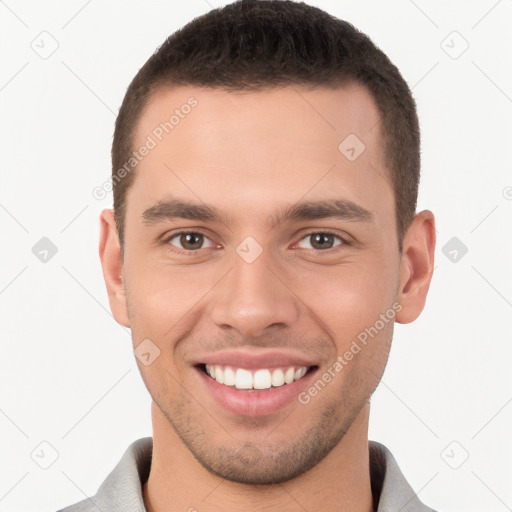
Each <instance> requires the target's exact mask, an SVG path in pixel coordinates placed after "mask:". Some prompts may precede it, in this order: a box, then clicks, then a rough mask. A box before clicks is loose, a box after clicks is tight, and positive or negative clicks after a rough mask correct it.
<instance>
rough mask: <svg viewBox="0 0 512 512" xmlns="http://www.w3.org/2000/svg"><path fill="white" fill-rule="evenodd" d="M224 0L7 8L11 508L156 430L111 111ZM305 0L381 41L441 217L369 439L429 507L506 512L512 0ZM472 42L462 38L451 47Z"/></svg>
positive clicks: (75, 483) (5, 269) (47, 493)
mask: <svg viewBox="0 0 512 512" xmlns="http://www.w3.org/2000/svg"><path fill="white" fill-rule="evenodd" d="M224 3H225V2H215V1H214V0H194V1H192V0H190V1H187V3H186V5H185V4H184V3H183V2H170V1H167V2H163V1H161V2H159V1H155V0H153V1H146V2H142V1H139V2H135V1H130V2H123V1H121V0H117V1H108V2H106V1H103V2H100V1H99V0H92V1H91V0H89V1H86V0H79V1H66V2H64V1H62V2H48V1H47V2H44V1H35V0H32V1H19V0H5V1H1V2H0V51H1V66H0V123H1V127H0V130H1V131H0V140H1V149H2V151H1V172H2V186H1V188H0V222H1V229H2V235H1V236H2V251H1V265H0V307H1V319H0V326H1V334H2V357H1V360H0V364H1V368H0V378H1V390H2V393H1V397H0V431H1V437H0V449H1V454H2V455H1V464H2V468H1V475H0V512H1V511H4V512H5V511H12V512H17V511H36V510H37V511H43V512H46V511H48V512H50V511H54V510H57V509H58V508H60V507H63V506H65V505H69V504H71V503H74V502H76V501H79V500H81V499H83V498H84V497H85V496H86V495H92V494H94V493H95V492H96V490H97V488H98V486H99V485H100V483H101V482H102V481H103V479H104V478H105V476H106V475H107V474H108V472H109V471H110V470H111V469H113V467H114V466H115V464H116V463H117V462H118V460H119V458H120V457H121V455H122V454H123V452H124V450H125V449H126V447H127V446H128V445H129V444H130V443H131V442H132V441H134V440H135V439H137V438H139V437H143V436H149V435H151V424H150V410H149V405H150V400H149V395H148V393H147V391H146V389H145V388H144V385H143V383H142V380H141V378H140V376H139V373H138V370H137V367H136V365H135V362H134V357H133V354H132V351H131V340H130V335H129V331H128V330H126V329H124V328H122V327H120V326H119V325H118V324H116V323H115V321H114V320H113V319H112V317H111V314H110V311H109V307H108V301H107V295H106V292H105V288H104V284H103V280H102V275H101V268H100V263H99V259H98V251H97V240H98V214H99V212H100V210H101V209H102V208H104V207H110V206H111V196H110V195H109V196H107V197H106V198H105V199H104V200H97V199H95V198H94V197H93V196H92V190H93V188H94V187H96V186H98V185H101V184H103V183H104V182H105V181H106V180H107V179H108V176H109V174H110V155H109V151H110V145H111V140H112V139H111V137H112V133H113V123H114V120H115V115H116V112H117V110H118V108H119V106H120V104H121V101H122V98H123V95H124V92H125V90H126V87H127V86H128V84H129V82H130V81H131V79H132V78H133V76H134V75H135V73H136V72H137V70H138V69H139V68H140V66H141V65H142V64H143V63H144V62H145V61H146V59H147V58H148V57H149V55H150V54H151V53H152V52H153V51H154V50H155V48H156V47H157V46H158V45H160V44H161V43H162V42H163V40H164V39H165V38H166V37H167V36H168V35H169V34H170V33H172V32H173V31H174V30H176V29H177V28H179V27H181V26H182V25H184V24H185V23H186V22H188V21H190V20H191V19H192V18H193V17H195V16H198V15H201V14H203V13H205V12H207V11H208V10H209V9H210V8H211V7H216V6H220V5H223V4H224ZM312 3H313V4H315V5H318V6H319V7H322V8H324V9H325V10H327V11H329V12H330V13H332V14H334V15H336V16H338V17H340V18H344V19H346V20H348V21H350V22H351V23H353V24H354V25H355V26H356V27H358V28H359V29H361V30H362V31H364V32H366V33H367V34H369V35H370V37H371V38H372V39H373V40H374V41H375V43H376V44H377V45H378V46H380V47H381V48H382V49H383V50H384V51H385V52H386V53H387V54H388V55H389V57H390V58H391V59H392V60H393V61H394V62H395V64H397V66H398V67H399V69H400V70H401V72H402V73H403V75H404V77H405V78H406V80H407V81H408V83H409V84H410V86H411V87H412V89H413V94H414V96H415V98H416V100H417V103H418V109H419V116H420V120H421V126H422V136H423V152H422V158H423V165H422V173H423V174H422V182H421V192H420V199H419V209H424V208H428V209H431V210H432V211H434V213H435V214H436V218H437V230H438V246H437V250H436V269H435V273H434V277H433V281H432V286H431V291H430V295H429V298H428V301H427V305H426V308H425V310H424V312H423V314H422V316H421V317H420V319H418V320H417V321H416V322H415V323H413V324H410V325H407V326H398V327H397V329H396V334H395V341H394V346H393V350H392V352H391V357H390V360H389V364H388V368H387V370H386V373H385V375H384V377H383V381H382V383H381V386H380V388H379V389H378V391H377V392H376V394H375V395H374V398H373V406H372V417H371V425H370V438H371V439H375V440H378V441H380V442H382V443H383V444H385V445H386V446H387V447H388V448H390V450H391V451H392V453H393V454H394V456H395V458H396V459H397V461H398V463H399V465H400V467H401V469H402V471H403V472H404V474H405V476H406V477H407V479H408V480H409V482H410V484H411V485H412V487H413V488H414V490H415V491H416V492H417V493H418V494H419V496H420V499H421V500H422V501H423V502H424V503H426V504H428V505H429V506H431V507H433V508H435V509H437V510H439V511H446V512H448V511H484V510H485V511H488V512H490V511H497V512H498V511H505V510H509V509H510V508H511V507H512V485H511V481H512V471H511V469H510V460H511V459H512V447H511V442H510V431H511V423H512V421H511V420H512V386H511V380H512V379H511V376H510V375H511V372H510V365H511V362H512V358H511V354H512V343H511V341H512V338H511V330H512V329H511V325H512V323H511V316H512V315H511V312H512V277H511V275H512V273H511V272H510V262H511V261H512V242H511V240H512V229H511V227H512V226H511V224H512V222H511V219H512V216H511V211H512V200H510V198H511V197H512V194H511V192H512V189H511V186H512V172H511V164H512V157H511V152H510V147H511V145H512V71H511V69H512V68H511V62H512V30H511V26H512V1H510V0H501V1H496V0H481V1H467V0H464V1H462V0H460V1H451V2H445V1H441V0H438V1H429V2H427V1H422V0H415V2H413V1H411V0H395V1H387V2H379V1H377V0H375V1H356V0H352V1H348V0H347V1H343V2H335V1H333V0H331V1H327V0H325V1H317V2H312ZM42 31H47V32H48V33H49V34H51V36H48V35H47V34H46V35H43V36H39V34H40V33H41V32H42ZM453 31H456V32H457V33H458V34H459V35H457V34H453ZM42 37H44V38H46V39H45V42H44V45H45V48H46V49H48V48H51V45H52V44H55V45H56V43H52V42H51V39H50V37H53V38H54V39H55V41H56V42H57V43H58V48H57V50H56V51H55V53H53V54H52V55H51V56H49V57H48V58H47V59H43V58H41V57H40V56H39V55H38V53H36V52H35V51H34V49H33V48H32V47H31V44H32V45H33V46H35V45H37V44H39V45H40V46H41V45H42V44H43V43H41V42H40V41H41V38H42ZM462 38H464V40H466V41H467V43H468V44H469V47H468V49H467V50H466V51H465V52H464V53H462V54H461V55H460V56H458V58H453V57H454V56H457V55H458V53H460V52H461V51H462V50H463V49H464V44H465V43H464V40H463V39H462ZM33 41H34V42H33ZM443 41H444V42H443ZM40 51H42V50H40ZM450 53H451V55H450ZM507 187H508V188H507ZM42 237H48V238H49V239H50V240H51V241H52V242H53V243H54V244H55V245H56V246H57V248H58V252H57V254H56V255H55V256H54V257H53V258H51V259H50V260H49V261H48V262H46V263H43V262H41V261H39V259H38V258H36V257H35V255H34V254H33V253H32V247H33V246H34V245H35V244H36V243H37V242H38V241H39V240H40V239H41V238H42ZM452 237H457V238H458V239H459V240H460V241H461V242H462V243H464V245H465V246H466V247H467V249H468V252H467V254H465V255H464V256H463V257H461V258H460V259H459V260H458V261H457V262H455V263H454V262H452V261H450V259H449V258H448V257H447V256H445V254H443V252H442V248H443V246H444V245H445V244H446V243H447V242H448V241H449V240H450V239H451V238H452ZM43 441H46V442H48V443H50V445H51V446H52V447H53V449H54V450H56V452H57V453H58V458H57V460H56V461H55V462H54V463H53V464H52V465H51V466H50V467H49V468H48V469H42V468H41V467H39V465H38V464H37V463H36V460H37V462H39V463H40V464H45V463H46V464H48V463H50V462H51V457H52V449H51V448H49V447H48V445H43V446H42V447H41V446H40V443H41V442H43ZM454 441H455V442H456V443H455V444H453V442H454ZM447 447H448V448H447ZM34 450H36V451H35V452H34V453H36V454H39V455H40V457H39V458H37V456H34V459H33V458H31V453H32V452H33V451H34ZM41 454H44V456H43V455H41ZM467 455H468V456H469V458H467V460H465V461H464V458H465V457H466V456H467ZM461 463H462V465H460V467H458V469H452V467H450V465H451V466H458V465H459V464H461Z"/></svg>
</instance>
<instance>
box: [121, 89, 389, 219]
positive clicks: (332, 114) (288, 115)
mask: <svg viewBox="0 0 512 512" xmlns="http://www.w3.org/2000/svg"><path fill="white" fill-rule="evenodd" d="M379 120H380V116H379V113H378V109H377V106H376V105H375V102H374V100H373V98H372V97H371V95H370V94H369V93H368V92H367V90H366V89H365V88H364V87H362V86H360V85H357V84H352V85H349V86H345V87H342V88H337V89H327V88H316V89H306V88H304V87H298V86H293V87H291V86H289V87H281V88H273V89H265V90H261V91H257V92H254V91H237V92H233V91H227V90H224V89H219V88H203V87H192V86H187V87H183V86H180V87H175V88H163V89H159V90H157V91H156V92H155V93H154V94H153V95H152V96H151V98H150V99H149V100H148V102H147V104H146V107H145V109H144V111H143V113H142V115H141V118H140V120H139V123H138V125H137V127H136V130H135V137H134V148H133V149H134V150H135V151H138V150H139V149H140V148H142V147H144V146H147V147H150V148H151V149H150V150H149V151H144V153H145V154H146V155H145V156H144V157H143V158H140V160H139V161H138V163H137V166H136V177H135V180H134V183H133V185H132V187H131V190H130V191H129V194H128V196H130V195H131V196H132V198H133V199H134V202H133V203H132V204H135V205H137V206H140V209H143V206H145V205H147V204H151V203H155V202H157V201H158V200H160V199H161V198H162V197H163V196H165V195H168V194H169V193H175V195H179V196H181V197H185V196H187V197H189V198H192V199H195V200H203V198H207V197H208V198H210V199H211V198H214V199H216V200H217V201H221V202H222V201H224V198H226V197H230V198H231V203H230V204H231V205H232V206H235V204H236V202H237V201H238V206H240V208H241V209H242V210H245V213H246V214H249V212H248V211H247V207H248V205H249V202H254V204H256V203H257V202H258V199H261V204H264V202H265V201H267V202H268V203H270V202H272V201H274V202H280V200H284V202H288V203H290V202H295V201H298V200H299V199H301V198H303V197H305V196H307V197H305V198H306V199H311V200H312V199H318V198H321V197H324V196H325V195H326V194H327V195H328V194H331V195H332V191H333V190H334V189H338V190H339V192H340V193H341V195H343V194H345V195H351V197H350V199H356V200H357V201H358V202H359V203H363V204H364V203H366V205H369V206H371V203H372V201H374V200H375V199H376V196H377V195H378V194H379V193H380V196H381V199H382V197H384V198H387V199H390V200H391V201H392V200H393V199H392V190H390V187H389V179H388V178H387V174H388V172H387V171H386V170H385V167H384V154H383V144H382V141H381V135H380V123H379ZM379 189H380V192H379ZM383 189H384V190H383ZM386 189H387V190H386ZM382 190H383V191H384V194H382ZM390 194H391V195H390ZM248 201H249V202H248ZM208 202H211V201H208ZM142 203H145V204H144V205H143V204H142ZM128 206H129V201H128ZM244 207H245V208H244Z"/></svg>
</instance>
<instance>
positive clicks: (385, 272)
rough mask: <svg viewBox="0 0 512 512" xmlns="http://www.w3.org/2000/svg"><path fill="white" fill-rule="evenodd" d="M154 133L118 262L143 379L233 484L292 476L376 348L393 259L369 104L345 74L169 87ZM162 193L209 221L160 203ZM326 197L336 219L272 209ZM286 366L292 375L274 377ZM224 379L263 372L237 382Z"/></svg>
mask: <svg viewBox="0 0 512 512" xmlns="http://www.w3.org/2000/svg"><path fill="white" fill-rule="evenodd" d="M190 97H193V98H195V100H196V101H197V105H196V106H194V107H193V108H190V109H188V108H187V109H184V110H186V111H189V113H188V114H186V115H183V110H180V112H181V114H182V116H183V117H181V116H180V120H179V122H178V123H176V125H175V126H174V127H173V128H172V131H170V132H169V134H165V132H163V136H162V137H161V138H162V140H161V141H159V140H158V138H156V137H155V135H154V133H155V131H154V130H155V128H157V127H158V126H159V125H160V123H163V122H165V121H168V120H169V118H170V117H171V115H173V113H174V110H175V109H180V107H181V106H182V105H183V104H185V103H187V100H188V98H190ZM156 133H160V132H159V131H158V130H157V132H156ZM148 135H150V136H151V137H152V138H153V139H154V140H155V141H156V142H157V144H156V147H154V148H152V149H151V150H150V151H149V154H148V155H147V156H146V157H145V158H144V159H143V160H142V161H141V162H140V163H139V164H138V166H137V169H136V171H134V172H136V176H135V180H134V182H133V185H132V186H131V188H130V190H129V192H128V195H127V213H126V223H125V226H126V228H125V260H124V267H123V277H124V282H125V288H126V299H127V317H128V318H129V322H128V323H129V326H130V327H131V329H132V335H133V343H134V346H135V347H137V346H138V345H139V344H140V343H141V342H142V341H143V340H151V343H152V344H154V345H156V347H158V349H159V350H160V355H159V357H157V358H156V359H155V360H154V361H153V362H152V363H151V364H150V365H148V366H146V365H144V364H142V363H140V362H139V366H140V370H141V373H142V376H143V379H144V381H145V383H146V385H147V388H148V390H149V392H150V393H151V396H152V398H153V400H154V402H155V403H156V404H157V406H158V408H159V411H158V414H159V415H160V416H161V418H166V420H165V421H168V422H169V423H168V424H169V425H172V428H173V429H174V430H175V432H176V434H177V435H178V436H179V437H180V438H181V440H182V441H183V443H184V444H185V445H186V446H187V447H188V449H189V450H190V451H191V452H192V453H193V455H194V456H195V457H196V459H197V460H199V461H200V462H201V463H202V464H203V466H204V467H206V468H208V469H209V470H210V471H212V472H214V473H216V474H218V475H220V476H222V477H224V478H227V479H231V480H237V481H240V482H244V483H269V482H278V481H284V480H286V479H289V478H292V477H294V476H296V475H298V474H300V473H302V472H304V471H306V470H308V469H310V468H311V467H313V466H314V465H315V464H316V463H318V462H319V461H320V460H321V459H322V458H324V457H325V456H326V455H327V454H328V453H329V452H330V451H331V450H332V449H333V448H335V446H336V445H338V443H339V442H340V440H341V439H342V438H343V436H344V434H345V433H346V432H347V431H348V429H349V428H350V427H351V425H352V424H353V422H354V421H355V420H356V418H357V417H358V415H359V414H361V412H362V411H363V410H364V409H365V405H366V404H367V402H368V400H369V397H370V395H371V394H372V392H373V391H374V389H375V387H376V385H377V383H378V381H379V380H380V377H381V375H382V373H383V371H384V367H385V364H386V360H387V356H388V351H389V346H390V342H391V337H392V331H393V327H392V326H393V320H392V319H391V320H389V318H391V317H392V315H391V316H390V313H389V311H390V310H391V311H392V312H393V311H394V309H396V304H395V306H393V304H394V303H395V301H396V298H397V291H398V287H399V277H400V254H399V251H398V240H397V233H396V218H395V209H394V204H395V203H394V194H393V190H392V188H391V187H390V185H389V183H390V176H389V172H388V170H386V169H385V167H384V153H383V143H382V139H381V134H380V131H379V114H378V111H377V108H376V106H375V104H374V102H373V100H372V98H371V97H370V95H369V94H368V93H367V92H366V90H365V89H364V88H362V87H360V86H356V85H353V86H350V87H346V88H343V89H337V90H328V89H323V88H322V89H316V90H313V91H307V90H305V89H303V88H299V87H294V88H292V87H288V88H281V89H275V90H266V91H262V92H244V93H233V92H226V91H224V90H221V89H209V90H207V89H200V88H195V87H181V88H176V89H173V90H160V91H158V92H157V93H156V94H155V95H154V96H153V97H152V98H151V100H150V101H149V103H148V105H147V108H146V110H145V111H144V113H143V116H142V118H141V121H140V123H139V125H138V126H137V129H136V139H135V144H134V147H135V148H138V147H140V146H141V145H143V144H145V143H146V142H147V140H148V139H147V137H148ZM354 136H356V137H357V139H356V138H355V137H354ZM347 137H349V139H347V141H346V142H345V143H344V144H342V145H341V149H339V146H340V143H342V141H344V140H345V139H346V138H347ZM358 139H359V141H360V142H358ZM361 142H362V143H363V144H364V151H362V152H361V149H362V148H363V146H362V145H361ZM359 153H360V154H359ZM354 157H355V159H354ZM172 201H179V202H181V203H187V204H189V205H192V206H197V207H199V208H203V209H204V208H206V207H210V208H212V209H214V210H215V211H216V212H218V213H220V215H221V219H217V218H214V217H209V218H205V217H204V216H197V215H196V216H195V218H194V216H193V215H184V212H185V210H186V211H193V209H190V208H189V209H187V208H182V207H180V208H172V207H171V206H169V205H167V206H162V204H163V203H166V202H172ZM335 201H339V202H340V203H338V205H339V206H340V208H339V215H338V216H334V215H333V214H330V215H329V216H325V215H326V213H325V209H324V211H323V210H322V209H321V208H320V209H319V208H318V207H317V208H316V209H315V208H303V209H302V210H301V211H302V213H303V214H302V215H295V216H291V217H290V216H286V215H284V214H285V213H286V211H287V209H289V207H298V206H300V205H302V204H303V203H307V204H310V203H321V204H323V205H324V206H325V205H331V204H334V202H335ZM159 204H160V205H161V206H160V207H159V208H156V206H157V205H159ZM310 206H311V205H310ZM317 206H318V205H317ZM196 213H197V212H196ZM199 213H201V212H199ZM203 213H204V211H203ZM180 215H184V216H185V217H187V216H189V217H192V218H183V217H182V216H180ZM184 232H185V233H184ZM187 233H188V237H187ZM386 313H387V318H388V321H386V322H384V321H382V316H381V315H384V316H386ZM379 319H380V321H379ZM368 330H369V331H368ZM376 331H377V332H376ZM365 332H366V343H365V344H364V343H362V342H361V340H362V339H363V338H364V335H361V333H365ZM368 332H371V334H372V335H371V336H370V335H368ZM358 336H359V338H358ZM354 341H355V342H356V343H357V345H358V347H359V350H357V348H355V346H354V344H353V342H354ZM145 343H148V342H145ZM148 346H149V347H153V345H148ZM151 350H155V349H151ZM347 351H352V353H353V354H355V355H353V358H350V360H349V359H347V357H345V356H344V354H346V352H347ZM155 353H156V352H155ZM338 356H341V357H342V359H343V363H341V362H339V361H340V360H339V359H338ZM146 357H147V356H146ZM337 360H338V362H339V364H338V365H336V364H335V363H336V361H337ZM206 364H208V368H209V369H211V367H213V371H214V372H215V371H217V374H216V375H217V376H218V378H219V380H224V379H226V380H227V382H228V384H230V383H231V384H230V385H225V384H221V383H219V382H217V381H216V380H214V379H213V378H212V377H211V376H209V375H207V373H206V372H205V365H206ZM215 365H218V366H219V369H217V370H215ZM340 365H341V368H340ZM226 367H230V368H231V369H229V368H226ZM302 367H306V368H307V370H308V371H307V373H306V374H305V375H304V376H303V377H302V378H299V377H300V376H301V372H300V371H297V370H299V369H300V368H302ZM289 368H293V370H289ZM237 369H242V371H238V372H237ZM244 370H248V371H249V372H250V373H247V371H244ZM237 373H238V375H237ZM256 373H257V374H256ZM295 373H297V375H295ZM287 374H288V379H287V380H290V376H291V375H292V374H293V378H295V377H297V380H294V381H293V382H291V383H284V384H282V380H283V379H284V378H286V376H287ZM326 374H330V375H331V378H330V379H329V378H328V377H325V375H326ZM234 378H235V379H238V382H237V385H238V386H239V387H242V388H244V387H247V386H250V385H251V384H250V381H251V378H252V379H256V381H257V383H258V384H257V386H258V387H268V385H269V379H270V382H272V379H273V381H274V383H275V385H272V386H271V387H270V389H256V390H255V389H251V390H249V389H237V387H236V386H233V384H232V382H233V380H232V379H234ZM319 379H320V380H322V379H323V382H324V385H323V386H322V385H318V384H317V386H316V389H317V392H316V393H315V392H314V391H313V392H309V390H310V389H311V388H312V387H314V385H315V382H317V381H318V380H319ZM326 380H329V382H327V383H325V381H326ZM248 381H249V384H247V382H248ZM279 384H282V385H279ZM169 428H170V427H169Z"/></svg>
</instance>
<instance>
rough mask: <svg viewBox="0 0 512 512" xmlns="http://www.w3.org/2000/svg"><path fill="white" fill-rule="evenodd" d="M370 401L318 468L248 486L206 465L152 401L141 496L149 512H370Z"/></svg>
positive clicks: (372, 505)
mask: <svg viewBox="0 0 512 512" xmlns="http://www.w3.org/2000/svg"><path fill="white" fill-rule="evenodd" d="M369 408H370V405H369V404H367V405H366V406H365V407H364V408H363V409H362V410H361V412H360V413H359V415H358V416H357V418H356V419H355V421H354V422H353V424H352V426H351V427H350V429H349V430H348V431H347V433H346V434H345V436H344V437H343V439H342V440H341V441H340V443H339V444H338V445H337V446H336V447H335V448H334V449H333V450H332V451H331V452H330V453H329V454H328V455H327V456H326V457H325V458H324V459H323V460H322V461H320V462H319V463H318V464H317V465H316V466H315V467H314V468H312V469H310V470H309V471H307V472H306V473H303V474H302V475H299V476H298V477H296V478H294V479H292V480H288V481H287V482H283V483H280V484H272V485H245V484H240V483H237V482H231V481H228V480H224V479H222V478H220V477H218V476H216V475H213V474H211V473H210V472H209V471H208V470H206V469H205V468H204V467H203V466H202V465H201V464H200V463H199V462H198V461H197V460H196V459H195V458H194V456H193V455H192V453H191V452H190V451H189V450H188V449H187V447H186V446H185V445H184V444H183V442H182V441H181V439H180V438H179V437H178V436H177V435H176V433H175V432H174V430H173V428H172V426H171V425H170V424H169V421H168V420H167V419H166V418H165V417H164V416H163V414H162V413H161V411H160V410H159V409H158V407H157V406H156V405H155V404H154V403H153V404H152V418H153V458H152V463H151V471H150V475H149V478H148V481H147V482H146V483H145V484H144V487H143V497H144V502H145V505H146V509H147V510H148V512H164V511H165V512H175V511H176V512H177V511H181V512H183V511H189V512H216V511H223V512H231V511H235V510H236V511H239V510H261V511H263V510H265V511H272V510H278V511H279V512H299V511H300V512H303V511H304V510H310V511H314V510H319V509H321V510H322V512H331V511H332V512H334V511H339V510H351V511H353V512H372V511H373V510H374V504H373V499H372V493H371V485H370V470H369V454H368V419H369Z"/></svg>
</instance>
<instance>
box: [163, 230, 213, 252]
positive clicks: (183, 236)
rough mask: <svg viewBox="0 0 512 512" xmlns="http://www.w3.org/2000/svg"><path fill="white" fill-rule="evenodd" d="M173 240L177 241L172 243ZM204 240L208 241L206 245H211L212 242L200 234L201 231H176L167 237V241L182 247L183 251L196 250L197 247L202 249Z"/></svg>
mask: <svg viewBox="0 0 512 512" xmlns="http://www.w3.org/2000/svg"><path fill="white" fill-rule="evenodd" d="M173 240H177V243H173ZM205 241H207V242H209V244H210V245H209V246H208V247H212V246H213V244H212V243H211V241H210V240H209V239H208V238H207V237H205V236H204V235H202V234H201V233H193V232H188V233H185V232H183V233H177V234H176V235H173V236H172V237H170V238H169V240H168V242H169V244H171V245H174V246H175V247H178V248H179V249H184V250H185V251H197V250H198V249H204V247H203V244H204V243H205Z"/></svg>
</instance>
